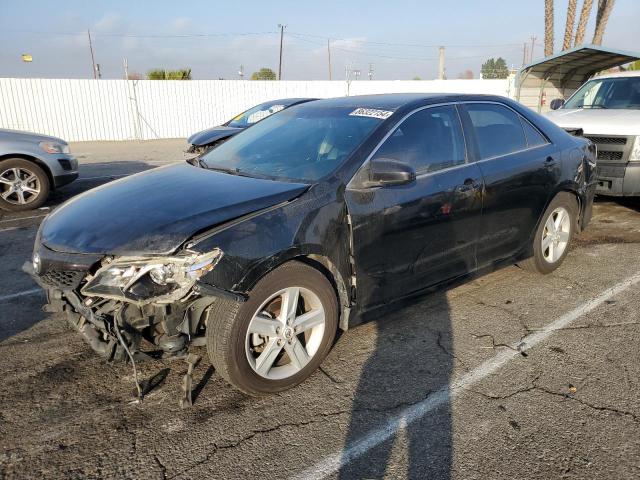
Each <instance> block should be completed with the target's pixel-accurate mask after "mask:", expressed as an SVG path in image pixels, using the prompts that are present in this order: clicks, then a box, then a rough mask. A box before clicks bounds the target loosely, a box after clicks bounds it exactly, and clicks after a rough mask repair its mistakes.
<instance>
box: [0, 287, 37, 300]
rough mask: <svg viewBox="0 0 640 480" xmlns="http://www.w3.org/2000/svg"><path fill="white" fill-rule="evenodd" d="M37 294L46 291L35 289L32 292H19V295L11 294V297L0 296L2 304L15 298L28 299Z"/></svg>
mask: <svg viewBox="0 0 640 480" xmlns="http://www.w3.org/2000/svg"><path fill="white" fill-rule="evenodd" d="M36 293H44V290H42V289H41V288H33V289H31V290H25V291H23V292H18V293H11V294H9V295H0V302H5V301H7V300H13V299H14V298H20V297H26V296H29V295H35V294H36Z"/></svg>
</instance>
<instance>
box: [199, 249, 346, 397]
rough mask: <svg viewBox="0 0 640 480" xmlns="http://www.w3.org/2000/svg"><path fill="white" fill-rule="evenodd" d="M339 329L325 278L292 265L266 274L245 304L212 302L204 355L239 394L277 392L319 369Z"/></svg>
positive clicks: (298, 264)
mask: <svg viewBox="0 0 640 480" xmlns="http://www.w3.org/2000/svg"><path fill="white" fill-rule="evenodd" d="M291 292H297V293H295V294H294V293H291ZM294 298H295V301H294V300H293V299H294ZM289 299H292V300H289ZM286 305H293V307H292V308H286ZM287 311H288V312H290V313H289V314H287V313H286V312H287ZM337 328H338V302H337V299H336V294H335V291H334V289H333V286H332V285H331V283H330V282H329V280H328V279H327V278H326V277H325V276H324V275H323V274H322V273H321V272H319V271H318V270H316V269H315V268H313V267H311V266H309V265H307V264H305V263H302V262H298V261H292V262H289V263H286V264H284V265H282V266H281V267H278V268H277V269H275V270H273V271H271V272H270V273H268V274H267V275H265V276H264V277H263V278H262V279H261V280H260V281H259V282H258V283H257V284H256V286H255V287H254V288H253V289H252V290H251V292H250V294H249V299H248V300H247V301H246V302H244V303H238V302H235V301H232V300H226V299H218V300H216V302H215V303H214V304H213V305H212V307H211V309H210V312H209V318H208V321H207V329H206V336H207V352H208V354H209V358H210V360H211V363H212V364H213V366H214V368H215V369H216V371H217V372H218V373H219V374H220V375H221V376H222V377H223V378H224V379H225V380H227V381H228V382H229V383H230V384H231V385H233V386H234V387H235V388H237V389H238V390H241V391H243V392H245V393H247V394H249V395H264V394H269V393H275V392H280V391H283V390H287V389H289V388H292V387H294V386H295V385H297V384H299V383H301V382H302V381H304V380H305V379H306V378H307V377H309V376H310V375H311V374H312V373H313V372H314V371H315V370H316V369H317V368H318V366H319V365H320V363H321V362H322V360H324V358H325V357H326V355H327V353H329V350H330V348H331V345H332V344H333V340H334V338H335V334H336V331H337ZM269 362H271V363H269Z"/></svg>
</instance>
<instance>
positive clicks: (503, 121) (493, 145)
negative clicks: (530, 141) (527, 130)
mask: <svg viewBox="0 0 640 480" xmlns="http://www.w3.org/2000/svg"><path fill="white" fill-rule="evenodd" d="M466 107H467V111H468V112H469V116H470V117H471V123H472V124H473V127H474V130H475V134H476V139H477V141H478V148H479V149H480V158H481V159H482V160H484V159H487V158H493V157H499V156H502V155H508V154H510V153H514V152H517V151H519V150H524V149H525V148H527V139H526V137H525V135H524V130H523V128H522V124H521V123H520V119H519V118H518V117H519V116H518V114H516V113H515V112H513V111H512V110H510V109H508V108H507V107H503V106H501V105H496V104H493V103H471V104H467V105H466Z"/></svg>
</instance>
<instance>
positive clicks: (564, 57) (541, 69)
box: [517, 45, 640, 100]
mask: <svg viewBox="0 0 640 480" xmlns="http://www.w3.org/2000/svg"><path fill="white" fill-rule="evenodd" d="M639 59H640V53H633V52H625V51H622V50H613V49H610V48H603V47H601V46H599V45H581V46H579V47H575V48H573V49H571V50H565V51H564V52H560V53H558V54H556V55H552V56H550V57H547V58H545V59H543V60H541V61H539V62H536V63H532V64H530V65H527V66H525V67H523V68H522V70H521V71H520V73H519V75H518V81H517V86H518V88H517V99H518V100H519V99H520V90H521V88H522V86H523V85H524V82H525V81H527V86H528V87H535V86H539V88H540V90H541V91H542V90H543V89H544V87H545V84H547V83H551V84H553V85H554V86H555V87H556V88H558V89H561V90H565V89H568V90H571V91H574V90H576V89H577V88H578V87H580V85H582V84H583V83H584V82H586V81H587V80H588V79H589V78H590V77H591V76H593V75H594V74H596V73H598V72H601V71H602V70H607V69H609V68H612V67H617V66H620V65H624V64H625V63H629V62H633V61H635V60H639ZM535 83H538V84H539V85H535ZM572 93H573V92H572Z"/></svg>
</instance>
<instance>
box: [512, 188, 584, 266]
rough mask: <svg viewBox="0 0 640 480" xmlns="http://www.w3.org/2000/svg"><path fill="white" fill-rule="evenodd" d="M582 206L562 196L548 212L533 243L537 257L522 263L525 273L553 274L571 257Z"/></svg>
mask: <svg viewBox="0 0 640 480" xmlns="http://www.w3.org/2000/svg"><path fill="white" fill-rule="evenodd" d="M577 219H578V202H577V201H576V198H575V196H573V195H572V194H570V193H565V192H562V193H559V194H558V195H557V196H556V198H554V199H553V201H552V202H551V204H550V205H549V207H548V208H547V210H546V212H545V213H544V216H543V217H542V221H541V222H540V225H539V226H538V230H537V231H536V234H535V237H534V240H533V256H532V257H531V258H528V259H527V260H524V261H523V262H520V263H518V265H519V266H520V267H521V268H523V269H524V270H528V271H530V272H537V273H543V274H547V273H551V272H553V271H554V270H555V269H556V268H558V267H559V266H560V265H561V264H562V262H563V261H564V258H565V257H566V256H567V252H568V250H569V244H570V242H571V239H572V238H573V234H574V232H575V230H576V223H577Z"/></svg>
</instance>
